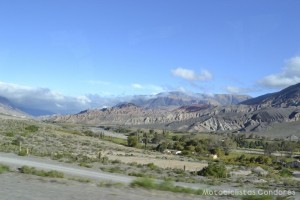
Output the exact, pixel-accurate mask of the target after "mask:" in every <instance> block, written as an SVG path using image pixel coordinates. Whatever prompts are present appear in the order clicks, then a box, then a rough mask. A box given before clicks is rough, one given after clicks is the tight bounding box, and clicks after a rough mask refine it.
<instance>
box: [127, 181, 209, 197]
mask: <svg viewBox="0 0 300 200" xmlns="http://www.w3.org/2000/svg"><path fill="white" fill-rule="evenodd" d="M130 186H131V187H142V188H146V189H153V190H163V191H170V192H177V193H188V194H197V195H202V194H203V191H202V190H201V189H199V190H195V189H191V188H187V187H180V186H175V185H174V184H173V183H172V182H170V181H163V182H161V183H158V182H155V181H154V180H153V179H150V178H138V179H136V180H134V181H133V182H132V183H131V184H130Z"/></svg>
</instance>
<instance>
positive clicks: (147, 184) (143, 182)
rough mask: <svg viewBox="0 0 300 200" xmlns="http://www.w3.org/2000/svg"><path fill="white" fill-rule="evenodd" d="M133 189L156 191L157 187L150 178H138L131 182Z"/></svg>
mask: <svg viewBox="0 0 300 200" xmlns="http://www.w3.org/2000/svg"><path fill="white" fill-rule="evenodd" d="M130 186H131V187H142V188H146V189H155V188H157V185H156V183H155V181H154V180H153V179H150V178H138V179H136V180H134V181H133V182H131V184H130Z"/></svg>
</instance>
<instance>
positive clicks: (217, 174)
mask: <svg viewBox="0 0 300 200" xmlns="http://www.w3.org/2000/svg"><path fill="white" fill-rule="evenodd" d="M198 175H202V176H208V177H214V178H226V175H227V170H226V166H225V165H224V164H223V163H220V162H210V163H209V164H208V166H207V167H204V168H203V169H202V170H201V171H199V172H198Z"/></svg>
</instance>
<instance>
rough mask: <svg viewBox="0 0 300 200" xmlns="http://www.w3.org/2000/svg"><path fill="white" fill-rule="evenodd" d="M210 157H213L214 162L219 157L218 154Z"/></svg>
mask: <svg viewBox="0 0 300 200" xmlns="http://www.w3.org/2000/svg"><path fill="white" fill-rule="evenodd" d="M210 156H211V157H212V159H213V160H216V159H218V155H217V154H211V155H210Z"/></svg>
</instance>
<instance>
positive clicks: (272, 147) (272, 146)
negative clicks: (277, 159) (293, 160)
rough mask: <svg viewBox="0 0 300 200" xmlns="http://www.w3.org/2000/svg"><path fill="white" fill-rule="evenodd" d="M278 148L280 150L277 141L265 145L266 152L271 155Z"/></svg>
mask: <svg viewBox="0 0 300 200" xmlns="http://www.w3.org/2000/svg"><path fill="white" fill-rule="evenodd" d="M277 150H278V145H277V144H276V143H268V142H267V143H266V145H265V146H264V152H265V154H266V155H269V156H270V155H271V154H272V153H274V152H275V151H277Z"/></svg>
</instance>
